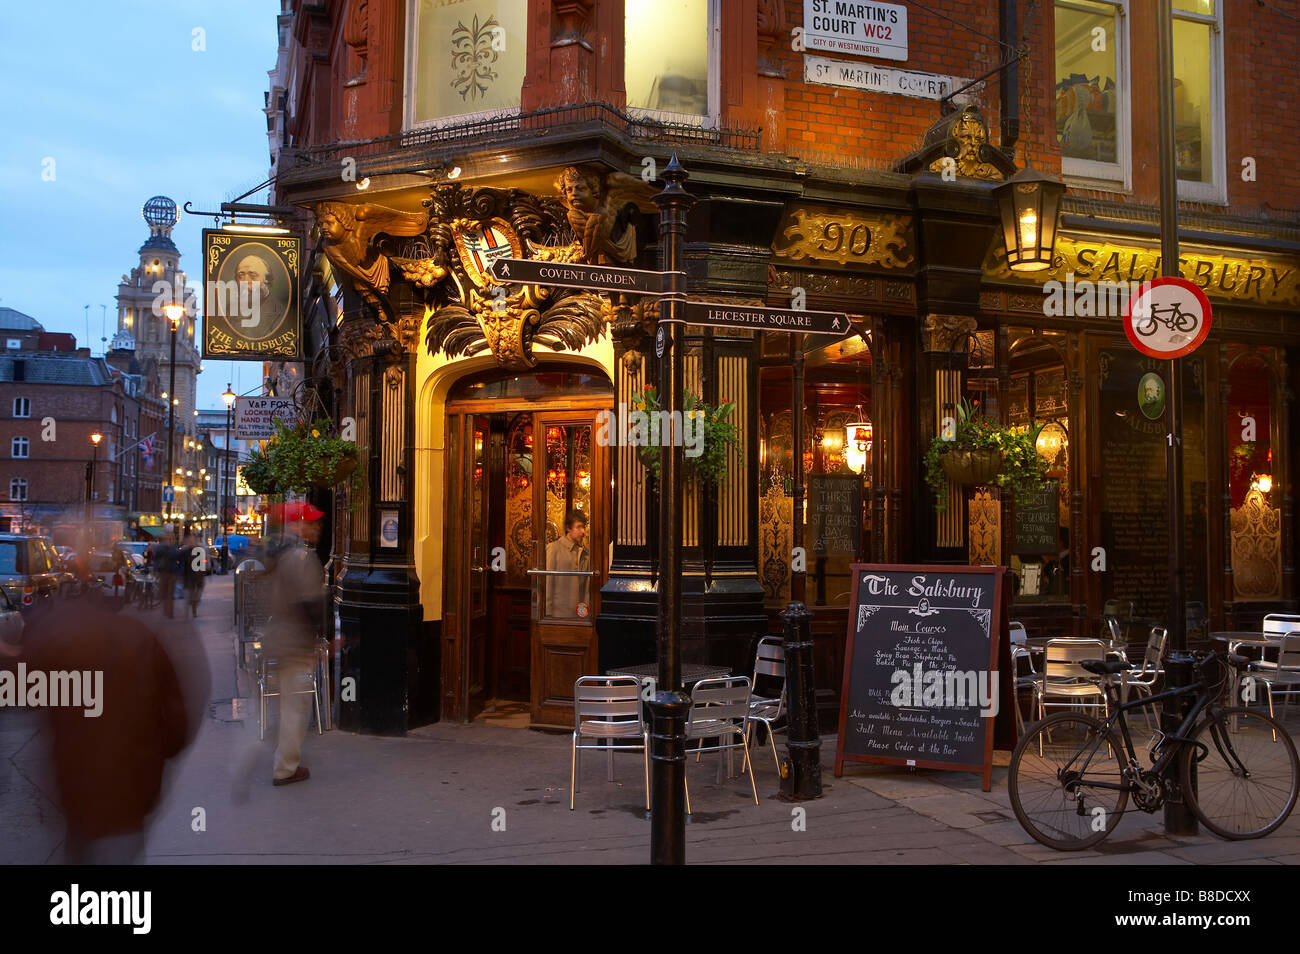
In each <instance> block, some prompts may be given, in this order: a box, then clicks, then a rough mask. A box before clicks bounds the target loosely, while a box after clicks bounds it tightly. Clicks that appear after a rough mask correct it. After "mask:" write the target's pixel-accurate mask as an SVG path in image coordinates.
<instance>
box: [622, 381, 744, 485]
mask: <svg viewBox="0 0 1300 954" xmlns="http://www.w3.org/2000/svg"><path fill="white" fill-rule="evenodd" d="M682 407H683V409H684V415H683V417H684V418H685V417H686V416H688V415H694V416H695V422H694V423H693V425H692V427H700V426H701V422H702V424H703V428H704V431H703V443H702V449H701V453H700V455H699V456H698V457H691V456H689V455H685V454H684V455H683V456H682V462H683V477H684V479H685V480H686V481H687V482H688V483H689V482H693V481H696V480H702V481H707V482H709V483H713V484H716V483H718V482H719V481H720V480H722V478H723V477H725V476H726V475H727V448H728V447H730V446H732V445H737V444H739V443H740V429H739V428H737V427H736V425H735V424H732V423H731V422H730V421H728V420H727V417H728V416H729V415H730V414H731V412H732V410H733V409H734V408H735V404H733V403H731V402H728V403H726V404H723V405H720V406H719V407H717V408H711V407H709V405H707V404H705V403H704V402H703V401H702V400H700V398H698V397H696V396H695V395H694V394H691V393H689V392H685V391H684V392H683V393H682ZM632 409H633V410H636V411H642V412H644V413H646V414H653V413H655V412H658V411H660V410H662V408H661V407H660V406H659V399H658V396H657V394H656V392H655V388H654V386H653V385H649V384H647V385H646V386H645V388H644V389H643V390H642V392H641V396H640V399H637V398H633V399H632ZM637 457H638V458H639V459H640V461H641V463H642V464H643V465H644V466H645V469H646V470H647V471H649V472H650V473H651V474H652V475H654V476H655V477H658V476H659V448H658V447H641V448H638V449H637Z"/></svg>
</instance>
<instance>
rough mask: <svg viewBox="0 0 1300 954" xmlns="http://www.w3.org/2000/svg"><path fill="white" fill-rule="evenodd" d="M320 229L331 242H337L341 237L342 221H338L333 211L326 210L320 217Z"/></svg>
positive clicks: (342, 231)
mask: <svg viewBox="0 0 1300 954" xmlns="http://www.w3.org/2000/svg"><path fill="white" fill-rule="evenodd" d="M320 230H321V234H322V235H324V236H325V237H326V238H327V239H329V240H330V241H331V242H337V241H339V240H341V239H342V238H343V233H344V229H343V223H342V222H340V221H339V219H338V216H336V215H335V214H334V213H333V212H326V213H325V214H324V215H322V216H321V217H320Z"/></svg>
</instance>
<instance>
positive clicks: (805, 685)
mask: <svg viewBox="0 0 1300 954" xmlns="http://www.w3.org/2000/svg"><path fill="white" fill-rule="evenodd" d="M781 620H782V623H783V625H784V632H783V636H784V639H785V686H786V699H787V701H788V702H789V705H790V717H789V724H788V726H787V729H786V744H787V745H788V747H789V750H790V758H789V759H788V760H787V762H786V765H787V766H788V768H789V771H783V772H782V773H781V796H782V798H787V799H796V800H803V799H809V798H821V797H822V737H821V731H820V729H819V727H818V725H817V684H816V682H815V681H814V679H813V644H812V613H810V612H809V611H808V608H807V607H806V606H804V605H803V603H800V602H798V601H795V602H793V603H790V604H789V605H787V606H786V608H785V612H783V613H782V614H781Z"/></svg>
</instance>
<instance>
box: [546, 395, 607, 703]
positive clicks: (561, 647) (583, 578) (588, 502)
mask: <svg viewBox="0 0 1300 954" xmlns="http://www.w3.org/2000/svg"><path fill="white" fill-rule="evenodd" d="M596 432H597V428H596V422H595V414H594V412H592V411H554V412H539V413H538V414H537V415H536V423H535V425H534V429H533V433H534V435H535V440H534V448H535V451H534V454H535V459H536V462H537V463H536V469H535V474H536V475H537V479H536V480H534V481H533V484H534V494H535V495H534V498H533V499H534V507H533V513H534V521H533V526H534V529H535V532H536V563H535V565H534V568H533V570H532V578H533V607H532V609H533V612H532V724H533V725H535V726H556V727H566V728H571V727H572V726H573V683H574V681H575V680H576V679H577V678H578V677H579V676H590V675H596V674H597V673H596V633H595V620H596V614H597V613H598V612H599V611H600V586H601V582H602V581H603V580H604V578H605V570H606V566H605V564H606V561H607V557H608V546H609V543H608V541H609V501H608V498H609V478H608V473H609V470H608V467H607V464H606V453H605V448H604V447H601V446H600V445H599V444H597V442H596V440H595V437H596ZM574 511H578V512H581V514H582V515H583V516H585V517H586V528H585V533H582V534H580V535H579V534H578V533H577V528H576V527H573V528H570V529H569V532H566V516H568V515H569V514H570V513H572V512H574Z"/></svg>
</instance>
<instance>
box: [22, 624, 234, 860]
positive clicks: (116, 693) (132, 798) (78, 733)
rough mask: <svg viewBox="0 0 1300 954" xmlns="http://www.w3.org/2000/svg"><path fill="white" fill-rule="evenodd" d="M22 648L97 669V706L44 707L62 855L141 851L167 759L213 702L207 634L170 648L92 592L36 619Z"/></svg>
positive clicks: (77, 667) (35, 658) (30, 654)
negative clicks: (63, 829) (62, 828)
mask: <svg viewBox="0 0 1300 954" xmlns="http://www.w3.org/2000/svg"><path fill="white" fill-rule="evenodd" d="M23 648H24V661H25V663H26V664H27V667H28V671H29V672H31V671H33V670H41V671H44V672H46V673H52V672H56V671H57V672H64V673H74V674H75V673H83V674H96V676H95V684H96V685H98V686H99V690H98V692H97V693H96V699H95V701H94V708H95V709H97V710H98V713H97V714H92V710H91V709H89V708H81V707H77V706H75V705H74V706H68V705H60V706H53V705H52V706H50V708H49V709H48V710H47V713H48V716H49V719H50V726H51V729H52V737H53V741H52V751H51V755H52V762H53V770H54V776H55V781H56V782H57V786H58V797H59V806H60V808H61V809H62V810H63V814H64V818H65V820H66V823H67V840H66V844H65V863H67V864H124V863H132V862H134V861H137V860H139V858H140V856H141V855H142V854H143V851H144V843H145V834H146V827H147V822H148V818H149V815H150V814H151V813H152V812H153V810H154V809H155V808H156V807H157V805H158V803H159V800H160V798H161V796H162V791H163V780H164V768H165V766H166V763H167V761H168V760H169V759H173V758H175V757H176V756H177V755H178V754H180V752H181V751H182V750H183V749H184V748H185V746H186V745H187V744H188V743H189V742H190V741H192V740H193V738H194V736H195V734H196V733H197V732H198V728H199V725H200V722H201V720H202V713H203V712H204V711H205V710H206V708H207V704H208V689H209V673H208V667H207V661H206V659H205V658H204V657H203V651H202V645H201V643H200V641H199V640H197V639H185V640H180V641H177V643H176V645H175V647H169V646H167V645H166V643H165V642H164V640H163V639H162V638H161V637H159V636H158V635H157V634H156V633H154V632H153V631H152V630H151V629H149V627H148V626H147V625H146V623H145V622H144V621H143V620H142V619H140V618H139V617H136V616H122V615H119V614H117V613H114V612H111V611H110V610H109V609H107V608H106V607H105V606H104V605H103V604H102V602H101V601H98V600H91V601H79V602H77V603H60V604H59V605H58V606H57V607H55V608H54V609H53V610H52V611H51V612H49V613H48V614H46V615H45V616H44V617H42V618H41V619H40V620H39V621H36V622H34V623H33V625H32V627H31V629H30V630H29V631H28V632H27V633H26V634H25V635H24V639H23ZM98 674H102V680H101V679H100V677H99V675H98Z"/></svg>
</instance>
